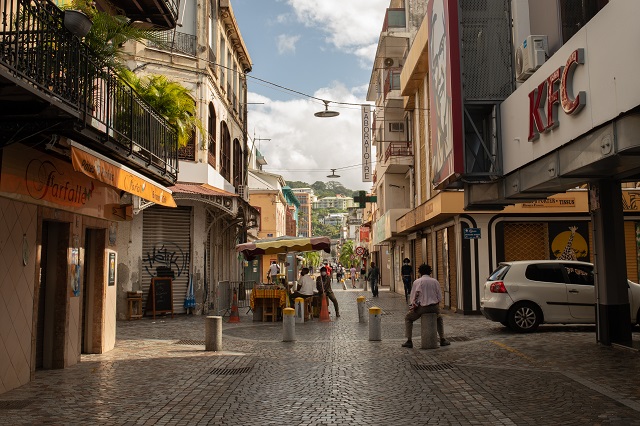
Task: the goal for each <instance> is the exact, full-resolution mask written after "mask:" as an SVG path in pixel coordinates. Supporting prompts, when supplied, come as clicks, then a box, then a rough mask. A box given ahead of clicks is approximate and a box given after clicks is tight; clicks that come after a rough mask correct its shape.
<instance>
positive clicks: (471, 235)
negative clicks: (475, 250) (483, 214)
mask: <svg viewBox="0 0 640 426" xmlns="http://www.w3.org/2000/svg"><path fill="white" fill-rule="evenodd" d="M463 236H464V239H465V240H477V239H478V238H480V228H464V229H463Z"/></svg>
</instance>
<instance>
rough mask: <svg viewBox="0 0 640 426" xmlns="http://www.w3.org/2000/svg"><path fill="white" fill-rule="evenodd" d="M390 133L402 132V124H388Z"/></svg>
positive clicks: (400, 122) (399, 122)
mask: <svg viewBox="0 0 640 426" xmlns="http://www.w3.org/2000/svg"><path fill="white" fill-rule="evenodd" d="M389 131H390V132H404V123H403V122H402V121H398V122H393V123H389Z"/></svg>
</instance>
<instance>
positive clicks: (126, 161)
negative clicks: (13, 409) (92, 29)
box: [0, 0, 178, 394]
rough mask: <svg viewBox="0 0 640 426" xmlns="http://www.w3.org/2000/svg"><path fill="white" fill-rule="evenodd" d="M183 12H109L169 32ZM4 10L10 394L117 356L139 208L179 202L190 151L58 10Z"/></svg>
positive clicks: (1, 102) (0, 80)
mask: <svg viewBox="0 0 640 426" xmlns="http://www.w3.org/2000/svg"><path fill="white" fill-rule="evenodd" d="M60 3H62V2H60ZM125 3H126V4H125ZM176 6H177V5H176V4H175V3H174V2H173V1H165V0H161V1H145V0H143V1H141V2H138V3H137V6H135V7H134V6H132V5H130V4H129V2H123V1H117V0H114V1H112V2H106V1H100V0H98V1H97V2H96V8H97V10H98V11H100V12H101V13H104V14H107V15H108V14H110V13H115V10H116V8H118V10H119V11H120V13H127V14H128V15H127V17H128V18H129V19H130V20H146V21H148V22H152V23H153V24H154V25H156V28H158V29H160V28H164V29H165V30H169V29H172V28H174V27H175V25H176V20H177V7H176ZM0 12H1V13H2V16H3V17H5V18H6V19H3V21H2V23H0V28H1V30H0V86H1V87H2V89H1V90H0V128H2V132H0V134H1V135H2V136H0V258H2V259H3V266H2V268H1V269H2V272H1V273H0V301H2V302H1V303H2V308H1V309H0V312H2V313H1V314H0V315H1V316H2V318H1V321H0V359H2V363H1V364H2V375H1V378H0V394H1V393H4V392H6V391H8V390H10V389H13V388H16V387H18V386H21V385H24V384H26V383H28V382H29V381H30V380H31V379H32V378H33V377H34V375H35V372H36V371H37V370H40V369H58V368H66V367H69V366H72V365H74V364H76V363H78V362H79V361H80V355H81V354H82V353H103V352H106V351H109V350H110V349H112V348H113V346H114V344H115V334H116V333H115V330H116V325H115V323H116V303H117V284H118V282H119V279H120V277H121V273H122V271H119V270H118V263H119V257H120V256H121V253H120V252H119V250H118V247H117V246H118V231H119V228H120V226H122V225H124V224H125V223H127V221H130V220H131V214H132V204H133V203H140V200H144V202H156V203H160V204H164V205H166V206H168V208H169V207H172V206H175V202H174V200H173V198H172V194H171V191H170V190H168V189H167V187H170V186H172V185H174V183H175V181H176V179H177V173H178V160H177V149H178V148H177V135H176V133H175V131H174V130H173V129H172V127H171V126H170V125H169V123H168V122H167V121H166V120H164V119H162V118H160V117H161V116H160V115H159V114H158V113H157V112H156V111H154V110H153V109H151V108H150V107H149V106H148V105H146V104H144V103H143V102H141V101H140V100H139V97H138V96H137V94H136V93H134V92H133V91H132V90H131V88H130V87H128V86H127V85H125V84H123V83H122V82H121V81H120V80H119V79H118V77H117V74H116V72H115V71H114V70H113V69H111V68H109V67H108V66H106V65H105V61H106V60H107V59H109V58H101V57H98V56H96V55H95V54H94V53H93V51H92V50H89V48H88V47H87V45H86V44H83V43H81V38H82V37H84V34H81V33H78V32H76V33H74V32H72V30H74V31H75V30H76V29H75V28H73V27H71V26H70V27H69V29H68V28H67V27H65V24H64V22H65V19H64V16H65V13H64V12H63V11H62V10H61V9H60V8H58V7H57V5H56V4H55V3H54V2H51V1H39V2H33V1H26V0H15V1H5V2H2V4H1V5H0ZM18 17H19V18H18ZM36 34H37V36H35V35H36ZM27 35H29V36H27ZM45 40H46V42H45ZM131 110H135V111H137V114H136V115H135V116H131V114H127V112H128V111H131ZM151 134H154V135H155V137H154V138H151V137H150V135H151ZM150 159H151V161H150Z"/></svg>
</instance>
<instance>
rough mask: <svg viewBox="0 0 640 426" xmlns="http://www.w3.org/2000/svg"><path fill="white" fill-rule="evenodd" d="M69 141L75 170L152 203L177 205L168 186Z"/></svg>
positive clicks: (169, 205)
mask: <svg viewBox="0 0 640 426" xmlns="http://www.w3.org/2000/svg"><path fill="white" fill-rule="evenodd" d="M70 142H71V162H72V164H73V168H74V169H75V170H76V171H78V172H82V173H84V174H85V175H87V176H89V177H92V178H94V179H96V180H99V181H100V182H103V183H106V184H107V185H111V186H114V187H116V188H118V189H121V190H123V191H126V192H128V193H130V194H133V195H137V196H138V197H140V198H144V199H145V200H147V201H151V202H152V203H156V204H160V205H162V206H166V207H177V205H176V202H175V200H174V199H173V197H172V196H171V191H170V190H169V189H168V188H165V187H164V186H162V185H160V184H158V183H155V182H153V181H152V180H151V179H149V178H146V177H144V176H142V175H141V174H139V173H137V172H135V171H133V170H131V169H129V168H128V167H126V166H123V165H122V164H118V163H116V162H114V161H113V160H110V159H108V158H107V157H105V156H103V155H101V154H98V153H97V152H95V151H92V150H91V149H89V148H86V147H84V146H82V145H79V144H77V143H76V142H73V141H70Z"/></svg>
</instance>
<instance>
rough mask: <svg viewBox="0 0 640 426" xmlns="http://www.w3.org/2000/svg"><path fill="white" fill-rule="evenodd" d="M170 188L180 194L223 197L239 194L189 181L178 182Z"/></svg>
mask: <svg viewBox="0 0 640 426" xmlns="http://www.w3.org/2000/svg"><path fill="white" fill-rule="evenodd" d="M169 190H170V191H171V192H172V193H174V192H175V193H180V194H199V195H217V196H222V197H237V196H238V195H237V194H234V193H233V192H228V191H225V190H224V189H220V188H216V187H215V186H211V185H208V184H206V183H187V182H178V183H176V184H175V185H174V186H172V187H170V188H169Z"/></svg>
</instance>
